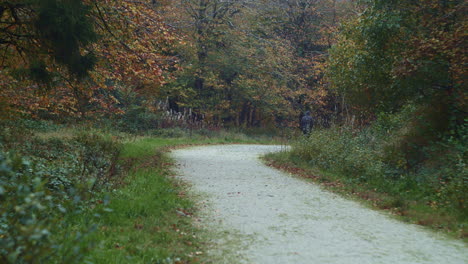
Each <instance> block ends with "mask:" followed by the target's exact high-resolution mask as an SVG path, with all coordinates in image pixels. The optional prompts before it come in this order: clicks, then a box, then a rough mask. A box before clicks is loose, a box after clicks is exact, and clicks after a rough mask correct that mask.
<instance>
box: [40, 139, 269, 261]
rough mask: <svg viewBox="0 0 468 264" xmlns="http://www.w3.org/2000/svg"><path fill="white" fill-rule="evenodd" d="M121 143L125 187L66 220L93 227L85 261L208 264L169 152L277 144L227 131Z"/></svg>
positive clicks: (192, 207)
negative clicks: (208, 146)
mask: <svg viewBox="0 0 468 264" xmlns="http://www.w3.org/2000/svg"><path fill="white" fill-rule="evenodd" d="M54 133H57V132H54ZM43 136H44V137H49V136H50V135H47V134H43ZM120 136H121V135H120ZM123 141H124V145H123V149H122V151H121V154H120V164H121V165H122V166H123V167H124V168H125V171H126V175H125V178H124V181H123V182H124V183H123V184H121V185H120V186H117V187H116V189H114V190H111V191H108V192H105V193H102V194H101V195H99V197H98V198H95V199H93V200H92V202H91V206H90V207H91V208H92V209H88V210H84V213H83V214H82V215H80V216H70V217H69V219H67V221H69V222H70V223H71V226H70V228H71V229H80V228H82V227H83V226H90V224H91V225H94V226H95V227H96V230H95V232H92V233H91V235H90V236H89V237H88V238H87V240H88V241H91V242H94V246H93V247H92V248H90V249H89V254H88V256H87V257H86V259H87V260H88V261H90V262H92V263H206V260H204V259H206V257H205V256H204V255H205V249H206V247H207V243H208V242H207V240H208V238H206V235H208V234H206V232H202V230H200V229H199V228H197V227H195V223H194V219H195V217H194V215H196V211H197V208H196V205H195V202H194V201H193V199H192V198H190V199H189V198H188V197H186V195H185V193H186V186H185V185H184V183H182V182H180V181H177V180H176V179H175V178H174V177H173V171H172V167H173V165H172V164H173V161H172V160H171V159H170V158H169V157H168V155H167V154H166V152H167V150H168V149H170V148H174V147H182V146H188V145H200V144H227V143H249V144H250V143H257V144H261V143H271V142H276V141H275V140H274V139H268V138H267V139H265V138H262V137H258V138H252V137H246V136H244V135H239V134H234V133H227V132H226V133H224V134H221V135H218V136H216V137H206V136H200V135H195V136H193V137H191V138H185V137H182V138H156V137H145V136H138V137H125V138H124V140H123ZM65 232H66V231H65Z"/></svg>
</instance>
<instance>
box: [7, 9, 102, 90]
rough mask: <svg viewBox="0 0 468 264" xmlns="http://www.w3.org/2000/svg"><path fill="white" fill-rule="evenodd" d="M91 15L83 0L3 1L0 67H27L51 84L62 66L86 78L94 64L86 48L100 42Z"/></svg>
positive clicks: (93, 58)
mask: <svg viewBox="0 0 468 264" xmlns="http://www.w3.org/2000/svg"><path fill="white" fill-rule="evenodd" d="M89 14H90V6H89V5H88V4H86V3H84V2H83V1H81V0H68V1H64V0H20V1H13V2H12V1H5V0H4V1H1V2H0V24H1V26H0V50H1V51H2V53H3V54H2V58H1V65H0V67H1V68H2V69H7V70H15V69H16V70H18V69H22V68H26V69H27V72H28V73H29V76H30V77H31V78H32V79H34V80H36V81H42V82H49V81H51V79H52V77H53V76H52V75H53V73H54V72H55V71H56V70H57V69H59V68H61V67H62V66H64V67H65V68H66V69H67V70H68V73H69V74H71V75H74V76H75V77H78V78H82V77H84V76H85V75H86V73H87V72H88V71H89V70H90V69H92V67H93V65H94V63H95V57H94V54H93V53H92V52H91V51H90V50H89V49H87V48H88V47H89V45H90V44H91V43H93V42H94V41H96V39H97V35H96V33H95V31H94V27H93V21H92V20H91V19H90V17H89ZM12 57H13V58H14V59H13V58H12Z"/></svg>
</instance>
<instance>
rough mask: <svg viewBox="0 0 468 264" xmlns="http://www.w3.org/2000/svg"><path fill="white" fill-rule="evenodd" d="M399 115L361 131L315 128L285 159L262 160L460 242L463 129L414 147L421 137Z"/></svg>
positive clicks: (466, 232)
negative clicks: (453, 236) (298, 169)
mask: <svg viewBox="0 0 468 264" xmlns="http://www.w3.org/2000/svg"><path fill="white" fill-rule="evenodd" d="M403 114H404V113H403ZM403 114H400V115H388V116H386V117H385V118H381V119H379V120H378V121H377V122H375V123H374V124H373V125H372V126H369V127H365V128H361V129H352V128H350V127H332V128H330V129H320V128H318V129H316V130H314V131H313V132H312V133H311V134H310V135H309V136H308V137H300V138H298V139H297V140H296V141H294V142H292V149H291V151H290V152H289V153H278V154H273V155H270V156H269V159H270V160H272V161H274V163H275V164H276V166H277V167H282V168H287V169H288V170H292V171H293V172H294V171H295V170H296V169H295V168H300V169H301V173H302V174H304V175H305V176H307V177H311V178H313V179H315V180H317V181H321V182H324V183H325V185H327V186H331V187H333V188H335V189H340V190H345V193H354V194H355V196H359V197H361V198H363V199H365V200H369V201H371V203H372V204H373V205H374V206H376V207H379V208H381V209H386V210H391V211H392V212H393V213H394V214H396V215H399V216H402V217H403V218H404V219H406V220H408V221H412V222H414V223H418V224H421V225H425V226H430V227H432V228H434V229H437V230H444V231H445V232H448V233H451V234H454V235H455V236H457V237H459V238H464V239H465V238H466V237H467V236H468V229H467V225H468V208H467V204H466V201H467V200H468V173H467V167H466V158H467V150H468V148H467V146H466V140H467V133H466V128H465V129H464V130H463V129H459V130H458V131H457V134H456V135H455V134H451V135H445V136H441V137H439V139H438V140H434V141H431V142H427V143H426V144H419V145H418V146H419V147H416V144H415V143H412V142H411V140H413V141H416V140H420V137H421V136H420V135H418V134H417V131H416V132H415V131H414V130H412V129H411V126H410V125H408V122H404V121H405V120H407V117H405V116H403ZM454 133H455V132H454ZM410 139H411V140H410ZM418 143H419V142H418ZM311 175H312V176H311Z"/></svg>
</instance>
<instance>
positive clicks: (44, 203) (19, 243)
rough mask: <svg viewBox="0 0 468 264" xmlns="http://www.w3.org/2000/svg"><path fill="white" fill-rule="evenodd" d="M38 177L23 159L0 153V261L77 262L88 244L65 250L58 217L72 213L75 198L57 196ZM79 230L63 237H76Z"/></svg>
mask: <svg viewBox="0 0 468 264" xmlns="http://www.w3.org/2000/svg"><path fill="white" fill-rule="evenodd" d="M38 175H40V173H38V172H37V171H36V169H35V168H34V166H33V165H32V164H31V163H30V162H29V161H28V160H27V159H24V158H21V157H19V156H11V155H10V156H9V157H8V156H5V154H4V153H0V201H1V205H0V259H1V260H2V263H46V262H48V263H50V262H61V261H62V260H66V262H67V263H79V262H81V260H82V259H83V257H84V252H85V251H86V250H87V247H88V245H87V244H86V243H81V242H82V241H79V242H80V243H75V244H74V245H73V250H69V245H70V244H69V243H67V242H66V239H65V237H64V235H63V234H60V232H59V230H61V228H62V227H63V226H64V223H63V222H62V221H61V218H62V217H63V216H64V215H65V214H66V213H71V211H73V210H76V208H77V203H78V201H79V199H76V198H75V199H67V198H68V197H65V196H63V195H58V194H57V193H56V192H53V191H52V190H50V189H49V188H48V187H47V186H48V184H47V182H46V181H45V180H44V179H41V178H40V177H39V176H38ZM64 198H65V199H64ZM83 231H84V232H86V231H85V230H79V231H77V232H75V233H73V232H72V233H68V234H66V236H67V238H68V237H77V236H78V237H80V236H81V234H82V233H83ZM65 252H66V255H63V253H65ZM58 260H60V261H58Z"/></svg>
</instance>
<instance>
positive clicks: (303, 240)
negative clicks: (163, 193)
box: [172, 145, 468, 264]
mask: <svg viewBox="0 0 468 264" xmlns="http://www.w3.org/2000/svg"><path fill="white" fill-rule="evenodd" d="M284 149H285V148H284V146H266V145H222V146H221V145H220V146H204V147H193V148H188V149H179V150H175V151H173V152H172V156H173V157H174V158H175V159H176V160H177V163H178V175H179V177H180V178H181V179H182V180H184V181H185V182H187V183H189V184H190V185H191V195H192V196H194V197H196V199H197V200H198V202H199V208H200V211H201V212H200V215H199V216H197V218H196V221H197V223H198V224H199V225H200V226H202V227H203V228H204V229H205V230H207V231H208V232H210V233H211V237H212V241H211V242H210V244H209V245H208V247H209V251H208V252H207V255H208V256H207V258H208V260H209V261H208V262H212V263H256V264H262V263H265V264H266V263H268V264H270V263H308V264H310V263H332V264H334V263H362V264H365V263H372V264H378V263H389V264H394V263H399V264H404V263H420V264H422V263H446V264H450V263H461V264H464V263H468V250H467V248H466V245H465V244H463V242H461V241H457V240H453V239H451V238H448V237H446V236H444V235H443V234H437V233H434V232H431V231H429V230H427V229H425V228H423V227H420V226H416V225H411V224H407V223H403V222H400V221H398V220H396V219H394V218H392V217H391V216H390V215H387V214H385V213H382V212H377V211H374V210H371V209H369V208H366V207H364V206H363V205H361V204H359V203H357V202H355V201H350V200H346V199H344V198H342V197H340V196H338V195H336V194H333V193H330V192H328V191H324V190H322V189H321V188H320V187H319V186H317V185H315V184H313V183H311V182H307V181H305V180H302V179H299V178H297V177H294V176H292V175H289V174H286V173H283V172H279V171H277V170H275V169H272V168H269V167H267V166H265V165H263V164H262V162H261V161H260V159H259V157H260V156H261V155H264V154H266V153H268V152H273V151H281V150H284Z"/></svg>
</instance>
